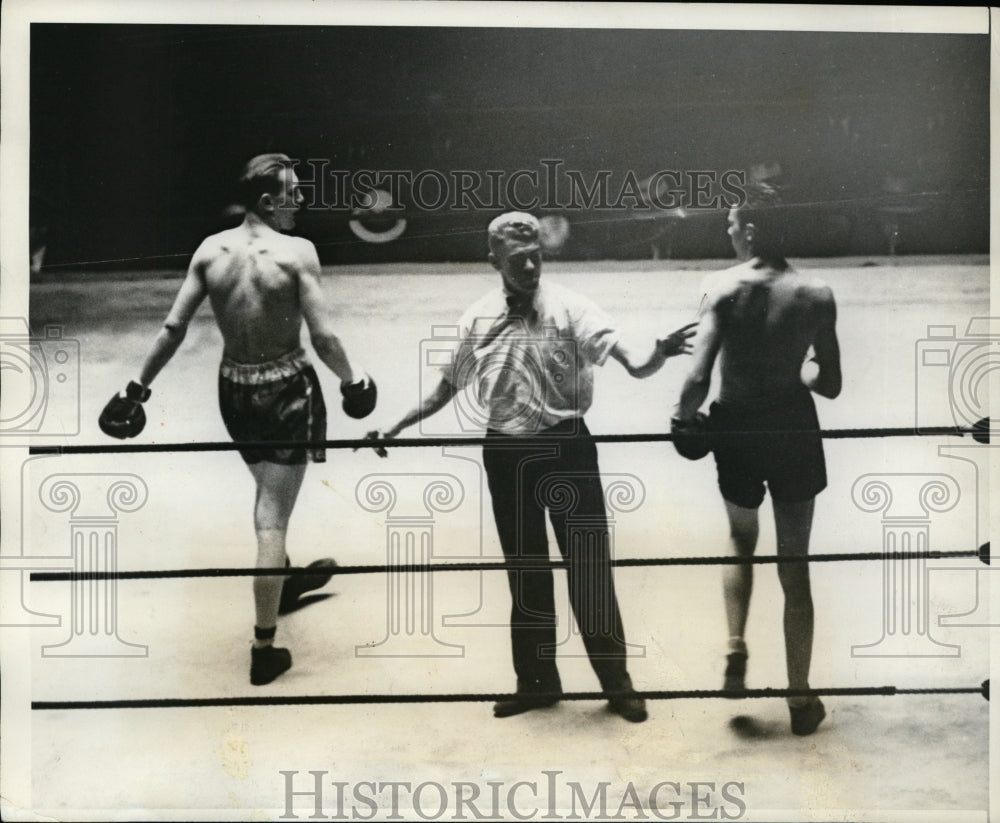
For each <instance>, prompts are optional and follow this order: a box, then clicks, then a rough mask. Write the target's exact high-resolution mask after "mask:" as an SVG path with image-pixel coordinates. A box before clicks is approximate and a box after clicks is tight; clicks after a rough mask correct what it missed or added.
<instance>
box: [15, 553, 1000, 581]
mask: <svg viewBox="0 0 1000 823" xmlns="http://www.w3.org/2000/svg"><path fill="white" fill-rule="evenodd" d="M986 554H987V556H988V551H987V552H986ZM914 556H915V555H914V553H907V552H851V553H839V554H837V553H834V554H811V555H808V554H806V555H791V556H787V555H772V554H769V555H761V556H757V555H752V556H750V557H738V556H735V555H719V556H712V557H623V558H613V559H611V560H610V564H611V565H612V566H617V567H623V568H629V567H636V566H640V567H641V566H711V565H728V566H734V565H743V566H751V565H771V564H781V563H828V562H833V561H840V560H843V561H855V560H909V559H912V558H913V557H914ZM919 557H920V559H921V560H942V559H947V558H961V557H980V559H982V557H983V550H982V549H980V550H976V549H968V550H956V551H926V552H921V553H920V555H919ZM569 567H570V562H569V561H568V560H550V561H539V562H532V563H522V562H511V561H495V562H490V561H487V562H476V561H471V562H463V563H433V564H419V563H401V564H399V565H392V566H389V565H385V564H360V565H352V566H337V567H336V568H330V569H323V571H322V574H324V575H326V574H331V575H342V574H378V573H385V572H397V573H404V572H405V573H409V572H417V573H425V572H465V571H499V570H517V571H542V570H544V569H568V568H569ZM315 574H317V571H316V570H315V569H309V568H298V567H293V568H285V567H280V568H279V567H270V568H261V569H258V568H252V569H251V568H240V567H234V568H221V569H163V570H141V571H114V572H111V571H66V572H32V573H31V576H30V578H29V579H30V580H31V582H33V583H35V582H46V583H48V582H55V581H65V580H71V581H75V580H151V579H169V578H187V577H284V576H297V575H315Z"/></svg>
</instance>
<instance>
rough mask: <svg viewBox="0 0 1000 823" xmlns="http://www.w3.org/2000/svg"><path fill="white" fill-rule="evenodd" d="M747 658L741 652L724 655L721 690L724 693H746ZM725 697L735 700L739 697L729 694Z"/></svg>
mask: <svg viewBox="0 0 1000 823" xmlns="http://www.w3.org/2000/svg"><path fill="white" fill-rule="evenodd" d="M746 675H747V656H746V655H745V654H744V653H743V652H730V653H729V654H727V655H726V674H725V679H724V680H723V683H722V690H723V691H726V692H742V691H746V688H747V684H746ZM726 696H727V697H730V698H733V699H736V698H739V697H740V696H741V695H739V694H730V695H726Z"/></svg>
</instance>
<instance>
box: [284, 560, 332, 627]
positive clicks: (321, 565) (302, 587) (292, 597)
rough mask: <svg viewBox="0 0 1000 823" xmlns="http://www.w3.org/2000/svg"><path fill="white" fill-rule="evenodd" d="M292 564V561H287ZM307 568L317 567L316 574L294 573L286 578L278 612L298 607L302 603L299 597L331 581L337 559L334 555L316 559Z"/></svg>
mask: <svg viewBox="0 0 1000 823" xmlns="http://www.w3.org/2000/svg"><path fill="white" fill-rule="evenodd" d="M285 565H286V566H290V565H291V564H290V562H289V561H286V562H285ZM306 568H307V569H315V570H316V574H292V575H289V576H288V577H286V578H285V582H284V585H282V587H281V600H280V602H279V603H278V614H288V613H289V612H293V611H295V610H296V609H298V608H299V607H300V606H301V605H302V604H301V603H300V602H299V598H300V597H302V595H304V594H305V593H306V592H311V591H313V590H314V589H319V588H322V587H323V586H325V585H326V584H327V583H329V582H330V578H332V577H333V570H334V569H336V568H337V561H336V560H334V559H333V558H332V557H324V558H322V559H321V560H314V561H313V562H312V563H310V564H309V565H308V566H306Z"/></svg>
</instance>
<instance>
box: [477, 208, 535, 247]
mask: <svg viewBox="0 0 1000 823" xmlns="http://www.w3.org/2000/svg"><path fill="white" fill-rule="evenodd" d="M540 231H541V226H540V225H539V223H538V220H537V218H535V217H534V216H532V215H530V214H528V213H527V212H523V211H508V212H504V213H503V214H501V215H500V216H499V217H494V218H493V220H492V221H491V222H490V225H489V227H488V228H487V229H486V235H487V237H488V238H489V243H490V251H491V252H495V251H496V250H497V249H498V248H499V247H500V245H501V244H503V243H504V241H506V240H518V241H520V242H522V243H537V242H538V236H539V232H540Z"/></svg>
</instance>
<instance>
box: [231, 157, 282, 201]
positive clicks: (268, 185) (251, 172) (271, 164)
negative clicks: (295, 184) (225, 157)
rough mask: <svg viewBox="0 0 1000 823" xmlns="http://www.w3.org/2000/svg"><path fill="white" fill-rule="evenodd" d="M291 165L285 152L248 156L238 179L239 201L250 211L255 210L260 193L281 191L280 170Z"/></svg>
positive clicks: (275, 193)
mask: <svg viewBox="0 0 1000 823" xmlns="http://www.w3.org/2000/svg"><path fill="white" fill-rule="evenodd" d="M292 167H293V165H292V158H290V157H289V156H288V155H287V154H278V153H272V154H258V155H257V156H256V157H252V158H250V160H248V161H247V164H246V165H245V166H244V167H243V172H242V174H240V178H239V181H238V186H239V202H240V203H242V204H243V205H244V206H246V208H247V209H249V210H250V211H256V209H257V205H258V203H259V202H260V198H261V196H262V195H264V194H270V195H277V194H279V193H280V192H281V190H282V181H281V172H282V170H283V169H291V168H292Z"/></svg>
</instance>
